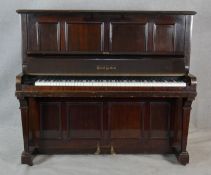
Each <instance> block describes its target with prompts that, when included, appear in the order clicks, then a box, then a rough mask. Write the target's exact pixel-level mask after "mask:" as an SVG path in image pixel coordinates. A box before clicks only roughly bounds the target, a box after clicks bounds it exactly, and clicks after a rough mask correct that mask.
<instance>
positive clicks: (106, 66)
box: [96, 65, 117, 71]
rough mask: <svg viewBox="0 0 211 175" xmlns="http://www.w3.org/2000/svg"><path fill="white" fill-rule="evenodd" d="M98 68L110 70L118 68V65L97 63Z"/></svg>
mask: <svg viewBox="0 0 211 175" xmlns="http://www.w3.org/2000/svg"><path fill="white" fill-rule="evenodd" d="M96 69H97V70H105V71H110V70H117V67H116V66H109V65H97V67H96Z"/></svg>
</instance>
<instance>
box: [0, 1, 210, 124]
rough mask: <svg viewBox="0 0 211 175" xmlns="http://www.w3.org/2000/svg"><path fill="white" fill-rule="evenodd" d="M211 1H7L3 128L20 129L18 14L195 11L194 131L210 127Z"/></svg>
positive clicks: (0, 100)
mask: <svg viewBox="0 0 211 175" xmlns="http://www.w3.org/2000/svg"><path fill="white" fill-rule="evenodd" d="M210 7H211V1H210V0H154V1H152V0H151V1H149V0H4V1H1V4H0V40H1V42H0V63H1V64H0V80H1V82H0V125H2V124H3V125H11V126H19V125H20V113H19V110H18V106H19V104H18V101H17V100H16V99H15V97H14V92H15V76H16V75H17V74H18V73H19V72H21V54H20V48H21V36H20V20H19V16H18V15H17V14H16V12H15V10H16V9H19V8H32V9H33V8H35V9H36V8H41V9H124V10H195V11H197V12H198V14H197V15H196V16H195V17H194V23H193V24H194V25H193V39H192V53H191V73H193V74H194V75H196V76H197V78H198V96H197V98H196V100H195V101H194V103H193V110H192V114H191V127H192V128H209V127H211V117H210V115H211V70H210V69H211V58H210V53H211V30H210V28H211V10H210Z"/></svg>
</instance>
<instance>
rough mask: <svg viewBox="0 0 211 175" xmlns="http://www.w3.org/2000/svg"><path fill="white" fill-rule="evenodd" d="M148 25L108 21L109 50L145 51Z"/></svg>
mask: <svg viewBox="0 0 211 175" xmlns="http://www.w3.org/2000/svg"><path fill="white" fill-rule="evenodd" d="M147 37H148V25H147V24H146V23H138V22H136V23H135V22H112V23H110V43H109V44H110V46H109V47H110V51H111V52H145V51H147Z"/></svg>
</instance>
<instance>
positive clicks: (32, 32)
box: [28, 16, 61, 52]
mask: <svg viewBox="0 0 211 175" xmlns="http://www.w3.org/2000/svg"><path fill="white" fill-rule="evenodd" d="M60 28H61V24H60V21H59V19H58V17H52V16H51V17H45V16H40V17H34V16H29V25H28V51H32V52H33V51H44V52H58V51H60V38H61V36H60V35H61V33H60Z"/></svg>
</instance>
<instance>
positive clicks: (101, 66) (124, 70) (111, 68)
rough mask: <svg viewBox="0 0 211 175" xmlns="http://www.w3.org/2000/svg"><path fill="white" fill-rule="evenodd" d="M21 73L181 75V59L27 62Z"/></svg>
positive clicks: (33, 60) (41, 59) (182, 71)
mask: <svg viewBox="0 0 211 175" xmlns="http://www.w3.org/2000/svg"><path fill="white" fill-rule="evenodd" d="M24 72H25V73H26V74H31V75H39V74H41V75H74V76H115V75H116V76H140V75H146V76H147V75H154V76H162V75H165V76H166V75H184V72H185V63H184V59H183V58H136V59H128V58H127V59H124V58H122V59H115V58H112V59H102V58H101V59H91V58H89V59H80V58H78V59H68V58H39V59H34V58H32V59H29V60H28V65H26V66H25V67H24Z"/></svg>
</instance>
